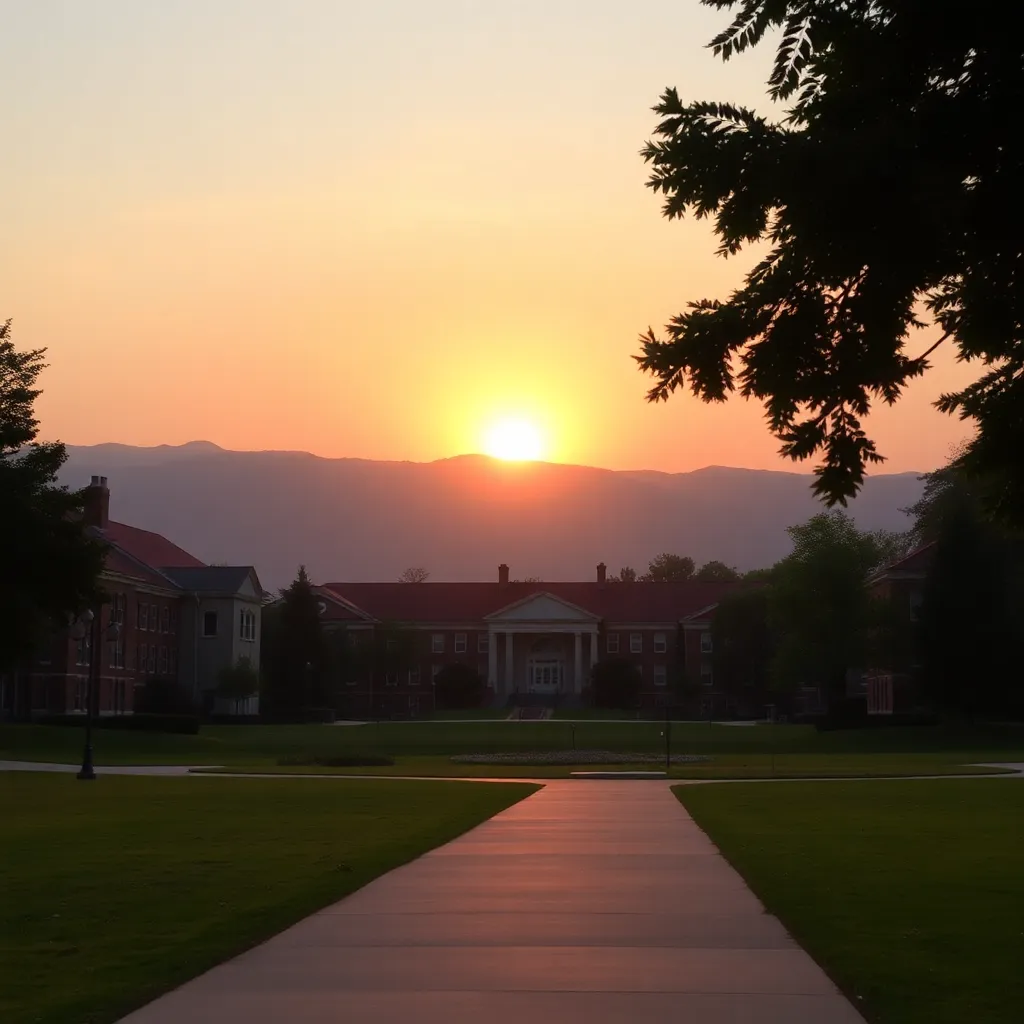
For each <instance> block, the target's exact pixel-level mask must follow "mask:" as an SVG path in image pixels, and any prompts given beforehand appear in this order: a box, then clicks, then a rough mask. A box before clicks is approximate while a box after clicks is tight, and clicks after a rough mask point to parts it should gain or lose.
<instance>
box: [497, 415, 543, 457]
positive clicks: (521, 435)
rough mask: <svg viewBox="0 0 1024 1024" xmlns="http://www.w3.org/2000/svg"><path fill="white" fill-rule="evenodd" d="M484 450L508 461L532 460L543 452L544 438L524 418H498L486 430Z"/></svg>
mask: <svg viewBox="0 0 1024 1024" xmlns="http://www.w3.org/2000/svg"><path fill="white" fill-rule="evenodd" d="M484 451H485V452H487V454H488V455H492V456H493V457H494V458H496V459H505V460H507V461H510V462H525V461H532V460H534V459H539V458H540V457H541V456H542V455H543V454H544V439H543V438H542V437H541V433H540V431H539V430H538V429H537V428H536V426H534V424H532V423H529V422H527V421H526V420H512V419H508V420H499V421H498V422H497V423H495V424H494V425H493V426H492V427H491V428H490V429H489V430H488V431H487V434H486V436H485V439H484Z"/></svg>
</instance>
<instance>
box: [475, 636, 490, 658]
mask: <svg viewBox="0 0 1024 1024" xmlns="http://www.w3.org/2000/svg"><path fill="white" fill-rule="evenodd" d="M490 641H491V638H490V636H489V635H488V634H487V633H477V635H476V653H477V654H486V653H487V652H488V651H489V650H490V649H491V645H490Z"/></svg>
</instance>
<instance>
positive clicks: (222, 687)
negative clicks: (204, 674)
mask: <svg viewBox="0 0 1024 1024" xmlns="http://www.w3.org/2000/svg"><path fill="white" fill-rule="evenodd" d="M259 688H260V677H259V674H258V673H257V672H256V670H255V669H254V668H253V667H252V662H251V661H250V660H249V659H248V658H246V657H241V658H239V659H238V661H236V662H235V663H234V665H225V666H224V668H222V669H221V670H220V672H219V674H218V676H217V696H218V697H223V698H224V700H230V701H234V704H235V711H236V712H237V711H238V705H239V704H240V703H241V702H242V701H243V700H248V699H249V698H250V697H252V696H253V694H255V693H257V692H258V691H259Z"/></svg>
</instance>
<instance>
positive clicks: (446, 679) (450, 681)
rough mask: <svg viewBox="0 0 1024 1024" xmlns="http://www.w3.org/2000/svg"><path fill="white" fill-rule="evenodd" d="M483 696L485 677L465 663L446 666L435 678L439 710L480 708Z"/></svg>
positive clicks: (436, 702) (436, 700)
mask: <svg viewBox="0 0 1024 1024" xmlns="http://www.w3.org/2000/svg"><path fill="white" fill-rule="evenodd" d="M483 694H484V680H483V676H481V675H480V673H479V672H478V671H477V670H476V669H475V668H473V666H472V665H467V664H466V663H465V662H461V661H456V662H452V663H451V664H449V665H445V666H444V667H443V668H442V669H441V671H440V672H438V673H437V675H436V676H435V677H434V701H435V704H436V706H437V707H438V708H445V709H447V710H449V711H455V710H457V709H459V708H478V707H480V701H481V700H482V698H483Z"/></svg>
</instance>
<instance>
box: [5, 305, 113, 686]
mask: <svg viewBox="0 0 1024 1024" xmlns="http://www.w3.org/2000/svg"><path fill="white" fill-rule="evenodd" d="M43 355H44V350H43V349H35V350H32V351H28V352H19V351H18V350H17V349H16V348H15V347H14V342H13V341H12V340H11V324H10V321H7V322H6V323H4V324H2V325H0V672H2V671H5V670H10V669H12V668H14V667H15V666H16V665H17V664H18V663H19V662H20V661H21V660H23V659H24V658H26V657H28V656H29V655H30V654H31V652H32V650H33V649H34V647H35V646H36V645H37V644H38V643H39V641H40V640H41V639H42V638H43V637H44V635H45V634H46V632H47V631H48V630H50V629H52V628H53V627H54V626H61V625H64V624H66V623H67V621H68V619H69V618H70V617H72V616H74V615H76V614H78V613H79V612H80V611H82V610H84V609H85V608H86V607H89V606H92V605H95V603H96V602H97V600H98V598H99V588H98V577H99V574H100V572H101V571H102V569H103V546H102V544H100V543H99V542H98V541H96V540H93V539H91V538H90V537H89V535H88V532H87V530H86V528H85V526H84V524H83V522H82V512H83V507H84V499H83V495H82V492H80V491H76V492H72V491H69V490H68V489H67V488H66V487H61V486H60V485H58V483H57V472H58V470H59V469H60V467H61V466H62V465H63V464H64V462H65V460H66V459H67V452H66V450H65V448H64V445H63V444H61V443H60V442H59V441H46V442H40V441H37V440H36V438H37V436H38V434H39V422H38V420H37V419H36V418H35V413H34V406H35V401H36V399H37V398H38V397H39V395H40V390H39V388H38V387H36V381H37V380H38V377H39V374H40V373H41V372H42V371H43V369H44V368H45V364H44V363H43Z"/></svg>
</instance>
